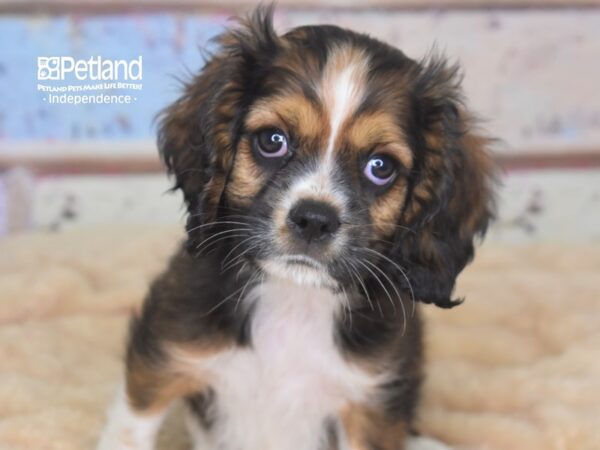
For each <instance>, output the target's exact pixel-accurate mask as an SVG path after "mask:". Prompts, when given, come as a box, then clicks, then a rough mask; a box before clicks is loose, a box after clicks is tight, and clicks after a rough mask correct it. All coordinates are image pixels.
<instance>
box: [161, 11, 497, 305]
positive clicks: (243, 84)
mask: <svg viewBox="0 0 600 450" xmlns="http://www.w3.org/2000/svg"><path fill="white" fill-rule="evenodd" d="M220 44H221V53H218V54H217V55H216V56H215V57H213V59H212V60H211V61H209V62H208V64H207V66H206V67H205V69H204V71H203V72H202V73H201V74H200V75H199V76H198V77H197V78H196V79H195V80H193V81H192V82H191V83H190V85H189V86H188V87H187V90H186V93H185V95H184V96H183V97H182V98H181V99H180V100H179V101H178V102H177V103H175V104H174V105H173V106H172V107H170V108H169V109H168V110H167V111H166V114H165V116H164V119H163V123H162V129H161V135H160V146H161V150H162V153H163V156H164V158H165V160H166V162H167V164H168V166H169V168H170V169H171V170H172V171H173V172H174V173H175V175H176V177H177V186H178V187H181V188H182V189H183V191H184V194H185V198H186V200H187V202H188V206H189V211H190V222H189V226H188V231H189V232H190V239H191V242H192V243H193V245H192V246H191V248H194V246H199V247H200V250H201V249H202V247H203V246H205V244H204V243H206V242H208V243H210V241H212V242H213V244H215V243H217V242H218V243H219V244H218V245H220V246H222V247H223V248H226V249H227V252H226V255H225V257H224V261H223V264H224V269H225V270H226V269H227V268H228V267H232V264H237V263H240V262H242V261H248V262H250V263H251V264H253V265H256V266H257V267H259V268H260V269H261V270H262V271H264V272H266V273H267V274H269V275H270V276H276V277H284V278H289V279H292V280H293V281H295V282H297V283H300V284H311V285H324V286H328V287H331V288H334V289H338V288H341V289H344V290H345V289H346V288H350V287H351V286H357V285H358V284H360V285H361V286H362V287H363V288H364V284H365V283H364V282H363V280H368V279H369V278H379V279H381V278H382V277H386V278H387V280H388V281H389V282H390V283H395V284H396V285H398V286H401V287H404V288H406V289H411V290H412V291H413V293H414V295H415V296H416V298H417V299H418V300H422V301H426V302H434V303H437V304H439V305H440V306H449V305H451V304H452V302H451V300H450V294H451V291H452V288H453V286H454V281H455V278H456V275H457V274H458V273H459V272H460V270H462V268H463V267H464V265H465V264H466V263H467V261H468V260H469V258H470V257H471V256H472V252H473V250H472V240H473V237H474V236H475V235H476V234H477V233H481V232H483V231H484V230H485V227H486V225H487V222H488V219H489V218H490V216H491V210H492V198H491V194H490V187H489V184H490V176H491V165H490V164H489V162H488V159H487V156H486V154H485V152H484V150H483V148H482V147H483V145H484V144H485V141H484V140H483V139H481V138H478V137H476V136H474V135H472V134H471V133H470V130H469V124H468V120H469V119H468V115H467V114H466V112H465V110H464V107H463V105H462V104H461V102H460V91H459V88H458V82H457V80H456V69H455V68H448V67H447V66H446V64H445V63H444V62H443V61H442V60H439V59H434V60H432V61H429V62H428V63H417V62H415V61H413V60H410V59H409V58H407V57H406V56H405V55H404V54H403V53H401V52H400V51H398V50H396V49H393V48H391V47H389V46H387V45H385V44H383V43H381V42H379V41H376V40H373V39H371V38H368V37H366V36H363V35H357V34H355V33H352V32H350V31H346V30H342V29H339V28H336V27H303V28H298V29H295V30H292V31H291V32H289V33H287V34H286V35H284V36H277V35H276V34H275V32H274V31H273V29H272V27H271V23H270V18H269V17H268V15H267V16H261V15H257V16H256V17H254V18H253V20H250V21H249V22H248V23H246V24H245V25H244V27H243V28H241V29H239V30H236V31H232V32H228V33H226V34H224V35H223V36H221V37H220Z"/></svg>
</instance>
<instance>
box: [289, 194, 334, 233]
mask: <svg viewBox="0 0 600 450" xmlns="http://www.w3.org/2000/svg"><path fill="white" fill-rule="evenodd" d="M288 225H289V227H290V229H291V230H292V232H294V233H295V234H296V235H297V236H299V237H301V238H302V239H304V240H306V241H307V242H309V243H310V242H313V241H322V240H325V239H328V238H330V237H331V236H332V235H333V234H334V233H335V232H336V231H337V229H338V228H339V227H340V219H339V217H338V214H337V212H336V211H335V209H333V208H332V207H331V206H329V205H328V204H326V203H323V202H318V201H315V200H301V201H299V202H298V203H296V204H295V205H294V207H293V208H292V209H291V210H290V213H289V215H288Z"/></svg>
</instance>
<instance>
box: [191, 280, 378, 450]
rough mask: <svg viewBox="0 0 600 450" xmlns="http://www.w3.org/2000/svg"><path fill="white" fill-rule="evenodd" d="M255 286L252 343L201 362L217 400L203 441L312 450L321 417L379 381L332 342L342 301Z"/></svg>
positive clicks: (233, 449)
mask: <svg viewBox="0 0 600 450" xmlns="http://www.w3.org/2000/svg"><path fill="white" fill-rule="evenodd" d="M256 289H257V291H255V292H253V293H252V295H251V296H249V298H256V299H257V300H256V304H255V309H254V311H253V318H252V346H251V347H250V348H247V349H235V350H230V351H227V352H223V353H220V354H219V355H216V356H214V357H211V358H209V359H208V360H204V361H202V362H198V364H199V365H201V366H202V367H201V369H202V370H203V371H205V373H206V372H208V374H209V378H210V381H211V384H212V387H213V389H214V390H215V392H216V399H217V404H216V408H215V411H214V412H215V413H216V415H217V418H218V419H217V421H216V423H215V428H216V429H214V430H212V431H211V433H210V435H211V436H210V439H209V441H208V442H210V445H211V446H212V447H213V448H218V449H223V450H225V449H226V450H270V449H273V450H275V449H277V450H287V449H289V450H292V449H294V450H304V449H306V450H315V449H317V448H319V439H322V438H323V432H324V421H325V419H326V418H328V417H334V416H335V415H336V414H337V413H339V411H340V410H341V409H342V408H343V407H344V405H345V404H347V403H348V402H360V401H364V400H365V399H366V398H367V397H369V395H370V394H372V393H373V390H374V389H375V386H376V384H377V381H378V380H376V379H375V377H374V376H373V375H371V374H368V373H367V372H366V371H364V370H362V369H360V368H359V367H358V366H356V365H354V364H352V363H349V362H348V361H346V360H344V358H343V357H342V355H341V354H340V352H339V350H338V348H337V347H336V345H335V343H334V325H335V320H334V319H335V317H336V315H337V314H338V313H339V311H340V308H341V300H342V299H340V298H338V297H337V296H336V295H335V294H333V293H331V292H330V291H329V290H326V289H319V288H311V287H306V286H302V287H300V286H298V285H294V284H291V283H288V282H285V281H280V280H277V281H269V282H267V283H264V284H263V285H262V286H260V287H257V288H256ZM197 448H201V447H197Z"/></svg>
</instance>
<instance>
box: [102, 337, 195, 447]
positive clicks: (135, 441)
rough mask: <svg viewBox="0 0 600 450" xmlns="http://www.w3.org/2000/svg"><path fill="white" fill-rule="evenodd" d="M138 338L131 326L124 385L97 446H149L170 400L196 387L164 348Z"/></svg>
mask: <svg viewBox="0 0 600 450" xmlns="http://www.w3.org/2000/svg"><path fill="white" fill-rule="evenodd" d="M137 330H138V331H139V330H140V327H137ZM144 337H145V338H147V337H148V336H147V335H145V336H144ZM139 342H140V339H136V328H135V327H134V329H133V333H132V336H131V338H130V341H129V348H128V352H127V366H126V374H125V385H124V386H123V387H122V388H121V389H120V390H119V392H118V394H117V398H116V399H115V402H114V404H113V406H112V408H111V409H110V410H109V416H108V422H107V425H106V427H105V429H104V431H103V433H102V436H101V438H100V441H99V443H98V447H97V449H98V450H152V449H153V448H154V443H155V440H156V434H157V432H158V430H159V428H160V425H161V424H162V422H163V419H164V418H165V416H166V414H167V411H168V409H169V407H170V405H171V404H172V403H173V401H174V400H176V399H178V398H181V397H183V396H185V395H188V394H190V393H192V392H195V391H197V390H198V389H200V384H201V383H200V382H198V380H197V378H193V377H191V376H188V375H186V374H185V373H184V372H182V371H179V370H176V367H175V365H174V364H173V361H172V359H171V358H170V356H169V354H168V353H167V352H165V351H162V350H159V348H160V347H158V346H155V345H154V343H152V342H150V343H149V342H148V340H147V339H146V340H145V341H143V342H144V345H143V346H140V345H139Z"/></svg>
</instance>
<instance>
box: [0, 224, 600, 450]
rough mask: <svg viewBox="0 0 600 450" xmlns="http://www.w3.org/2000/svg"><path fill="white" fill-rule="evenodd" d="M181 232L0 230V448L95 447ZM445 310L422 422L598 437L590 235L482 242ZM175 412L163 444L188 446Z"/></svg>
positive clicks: (504, 436) (532, 446) (460, 431)
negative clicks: (3, 235)
mask: <svg viewBox="0 0 600 450" xmlns="http://www.w3.org/2000/svg"><path fill="white" fill-rule="evenodd" d="M179 237H180V235H179V232H178V231H177V229H175V228H168V227H148V226H146V227H132V226H129V227H128V226H118V227H116V226H115V227H107V226H105V227H101V228H95V229H89V228H88V229H78V230H72V231H68V232H63V233H58V234H30V235H23V236H18V237H12V238H10V239H5V240H3V241H0V450H7V449H10V450H22V449H30V450H45V449H56V450H58V449H61V450H82V449H92V448H93V447H94V443H95V440H96V437H97V435H98V433H99V430H100V428H101V426H102V423H103V421H104V412H105V409H106V406H107V405H108V404H109V402H110V399H111V397H112V395H113V392H114V391H115V388H116V385H117V383H118V382H119V379H120V377H121V359H122V353H123V341H124V336H125V330H126V324H127V317H128V316H129V314H130V312H131V311H132V309H133V308H136V307H137V306H138V305H139V304H140V302H141V300H142V298H143V296H144V292H145V290H146V288H147V286H148V283H149V281H150V280H151V279H152V277H153V275H155V274H156V273H157V272H158V271H159V270H160V269H161V268H162V267H163V265H164V263H165V260H166V258H167V257H168V255H169V254H170V253H171V251H172V250H173V248H174V246H175V244H176V242H177V240H178V239H179ZM456 294H457V295H459V296H466V297H467V301H466V303H465V304H464V305H462V306H460V307H458V308H455V309H454V310H452V311H442V310H436V309H434V308H433V307H425V308H423V309H424V311H425V316H426V326H427V342H428V366H427V373H428V378H427V382H426V385H425V393H424V402H423V405H422V408H421V412H420V416H421V419H420V423H419V428H420V430H421V431H422V432H423V433H425V434H428V435H431V436H435V437H437V438H439V439H440V440H442V441H445V442H448V443H450V444H452V446H453V447H454V448H456V449H490V450H495V449H507V450H520V449H523V450H538V449H539V450H554V449H556V450H568V449H573V450H592V449H594V450H598V449H600V245H598V244H595V245H588V246H580V247H573V246H568V245H562V246H561V245H547V246H546V245H542V246H504V247H495V246H492V245H487V246H486V245H484V246H483V247H482V248H481V249H480V251H479V254H478V257H477V258H476V262H475V263H474V264H473V265H472V266H470V267H469V268H468V269H467V270H466V271H465V273H464V274H463V275H462V276H461V279H460V282H459V286H458V288H457V291H456ZM176 415H177V411H175V416H174V417H172V418H171V420H170V421H169V422H168V423H167V425H166V427H165V432H164V433H163V434H162V436H161V446H160V448H161V449H168V450H183V449H186V448H187V447H186V437H185V433H184V431H183V428H182V425H181V423H180V421H178V420H177V417H176Z"/></svg>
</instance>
